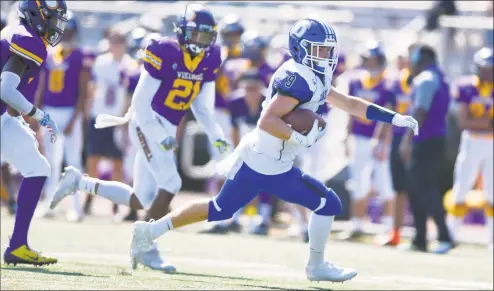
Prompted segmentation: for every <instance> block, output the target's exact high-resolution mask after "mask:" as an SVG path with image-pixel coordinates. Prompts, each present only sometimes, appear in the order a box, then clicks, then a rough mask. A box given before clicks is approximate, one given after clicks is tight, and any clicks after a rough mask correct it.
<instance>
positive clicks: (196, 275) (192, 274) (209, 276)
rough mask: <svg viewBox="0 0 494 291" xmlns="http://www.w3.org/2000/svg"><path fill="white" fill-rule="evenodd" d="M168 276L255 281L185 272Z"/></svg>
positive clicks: (244, 279)
mask: <svg viewBox="0 0 494 291" xmlns="http://www.w3.org/2000/svg"><path fill="white" fill-rule="evenodd" d="M170 275H181V276H195V277H206V278H219V279H230V280H243V281H254V280H255V279H251V278H245V277H232V276H219V275H211V274H197V273H185V272H176V273H172V274H170ZM256 281H257V280H256Z"/></svg>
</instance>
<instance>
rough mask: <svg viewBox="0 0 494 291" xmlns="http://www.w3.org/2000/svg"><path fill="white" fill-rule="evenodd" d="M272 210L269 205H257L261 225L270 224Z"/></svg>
mask: <svg viewBox="0 0 494 291" xmlns="http://www.w3.org/2000/svg"><path fill="white" fill-rule="evenodd" d="M272 209H273V207H272V206H271V204H269V203H261V205H259V213H260V214H261V217H262V224H269V223H270V221H271V211H272Z"/></svg>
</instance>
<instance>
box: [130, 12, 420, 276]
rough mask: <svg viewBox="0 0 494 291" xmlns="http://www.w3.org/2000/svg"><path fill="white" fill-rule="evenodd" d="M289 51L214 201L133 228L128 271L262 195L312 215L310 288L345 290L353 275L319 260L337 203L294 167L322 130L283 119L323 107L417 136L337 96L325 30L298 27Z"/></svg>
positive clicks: (400, 119) (312, 24)
mask: <svg viewBox="0 0 494 291" xmlns="http://www.w3.org/2000/svg"><path fill="white" fill-rule="evenodd" d="M289 49H290V54H291V55H292V59H291V60H289V61H287V62H285V63H284V64H283V65H282V66H281V67H280V68H279V69H278V70H277V71H276V72H275V74H274V75H273V77H272V79H271V83H270V86H269V93H270V95H268V96H267V98H266V100H265V101H264V103H263V111H262V114H261V118H260V120H259V122H258V125H257V127H256V128H255V129H254V131H252V132H251V133H249V134H247V135H246V136H244V137H243V138H242V140H241V142H240V144H239V146H238V147H237V148H236V149H235V151H234V152H233V153H232V154H231V155H230V156H229V157H227V158H226V159H225V160H224V161H222V162H221V163H219V164H218V170H219V171H220V172H222V173H225V174H226V176H227V180H226V182H225V184H224V185H223V187H222V189H221V191H220V193H219V194H218V195H217V196H215V197H214V198H212V199H202V200H196V201H193V202H190V203H188V204H186V205H184V206H183V207H181V208H178V209H176V210H174V211H172V212H171V213H169V214H168V215H166V216H165V217H163V218H161V219H159V220H157V221H150V222H144V221H138V222H135V223H134V225H133V239H132V245H131V259H132V263H133V267H134V266H136V259H137V257H136V254H138V253H140V252H142V251H145V250H148V249H150V248H152V246H153V241H154V240H155V239H157V238H158V237H160V236H162V235H163V234H165V233H166V232H168V231H170V230H172V229H174V228H179V227H182V226H185V225H188V224H191V223H195V222H200V221H204V220H206V219H207V220H208V221H219V220H224V219H228V218H230V217H231V216H232V215H233V213H235V212H236V211H237V210H238V209H239V208H241V207H243V206H244V205H246V204H247V203H248V202H249V201H251V200H252V199H253V198H254V197H255V196H256V195H257V194H258V193H259V191H260V190H263V191H267V192H269V193H272V194H273V195H277V196H278V197H280V198H281V199H283V200H286V201H288V202H291V203H297V204H300V205H303V206H305V207H307V208H309V209H311V210H312V211H313V212H312V214H311V217H310V222H309V237H310V240H309V246H310V255H309V262H308V264H307V267H306V276H307V278H308V279H309V280H315V281H333V282H343V281H346V280H349V279H351V278H353V277H355V276H356V275H357V272H356V271H354V270H352V269H346V268H342V267H338V266H336V265H333V264H330V263H328V262H325V260H324V249H325V246H326V242H327V240H328V237H329V233H330V231H331V225H332V222H333V220H334V217H335V215H338V214H339V213H340V212H341V209H342V206H341V201H340V199H339V198H338V196H337V195H336V193H335V192H334V191H333V190H331V189H328V188H327V187H326V186H324V184H323V183H321V182H319V181H317V180H316V179H314V178H312V177H310V176H309V175H306V174H304V173H303V172H302V171H300V170H299V169H298V168H296V167H293V161H294V159H295V157H296V156H297V154H298V153H299V152H301V150H303V149H305V148H307V147H309V146H311V145H312V144H314V143H315V142H316V140H317V139H318V138H319V137H321V136H322V134H323V133H324V129H320V128H319V125H318V120H317V119H316V120H314V123H313V124H312V129H311V130H310V132H309V133H308V134H307V135H302V134H301V133H299V132H296V131H294V130H293V129H292V128H291V127H290V126H288V124H286V123H285V122H284V121H283V120H282V118H283V117H284V116H285V115H286V114H288V113H289V112H291V111H292V110H294V109H295V108H303V109H308V110H312V111H314V112H315V111H316V110H317V109H318V108H319V106H320V105H322V104H324V102H328V103H331V104H332V105H334V106H336V107H339V108H341V109H343V110H345V111H347V112H348V113H350V114H352V115H355V116H358V117H361V118H364V117H365V118H367V119H370V120H378V121H382V122H387V123H392V124H394V125H397V126H402V127H410V128H413V130H414V131H415V133H418V123H417V121H416V120H415V119H413V118H412V117H410V116H403V115H400V114H397V113H395V112H393V111H390V110H386V109H385V108H383V107H380V106H377V105H374V104H372V103H369V102H367V101H364V100H362V99H360V98H356V97H351V96H348V95H345V94H342V93H340V92H338V91H337V90H335V89H334V88H333V87H332V86H331V79H332V76H333V71H334V69H335V68H336V65H337V62H338V42H337V39H336V35H335V32H334V30H333V28H332V27H331V26H330V25H328V24H326V23H324V22H322V21H319V20H314V19H303V20H300V21H298V22H297V23H295V25H294V26H293V27H292V28H291V30H290V33H289Z"/></svg>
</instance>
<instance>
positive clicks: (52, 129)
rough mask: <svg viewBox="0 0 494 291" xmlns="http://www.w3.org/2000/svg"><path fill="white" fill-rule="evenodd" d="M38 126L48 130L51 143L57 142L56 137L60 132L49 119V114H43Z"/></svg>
mask: <svg viewBox="0 0 494 291" xmlns="http://www.w3.org/2000/svg"><path fill="white" fill-rule="evenodd" d="M38 110H39V109H38ZM39 124H40V125H41V126H44V127H46V128H48V131H49V132H50V139H51V143H55V142H56V141H57V135H58V134H59V133H60V131H59V130H58V126H57V124H56V123H55V121H53V120H52V119H51V118H50V114H48V113H44V112H43V118H41V120H39Z"/></svg>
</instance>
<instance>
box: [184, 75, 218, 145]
mask: <svg viewBox="0 0 494 291" xmlns="http://www.w3.org/2000/svg"><path fill="white" fill-rule="evenodd" d="M215 88H216V87H215V83H214V82H213V81H211V82H207V83H204V85H203V86H202V89H201V92H199V94H198V95H197V97H196V99H195V100H194V102H193V103H192V106H191V109H192V113H194V116H195V118H196V120H197V122H198V123H199V125H200V126H201V127H202V128H203V129H204V131H205V132H206V134H207V135H208V137H209V140H210V141H211V143H214V142H215V141H216V140H218V139H224V138H225V135H224V134H223V130H222V129H221V127H220V125H219V124H218V122H217V121H216V119H215V118H214V116H213V112H214V101H215V100H214V98H215V92H216V89H215Z"/></svg>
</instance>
